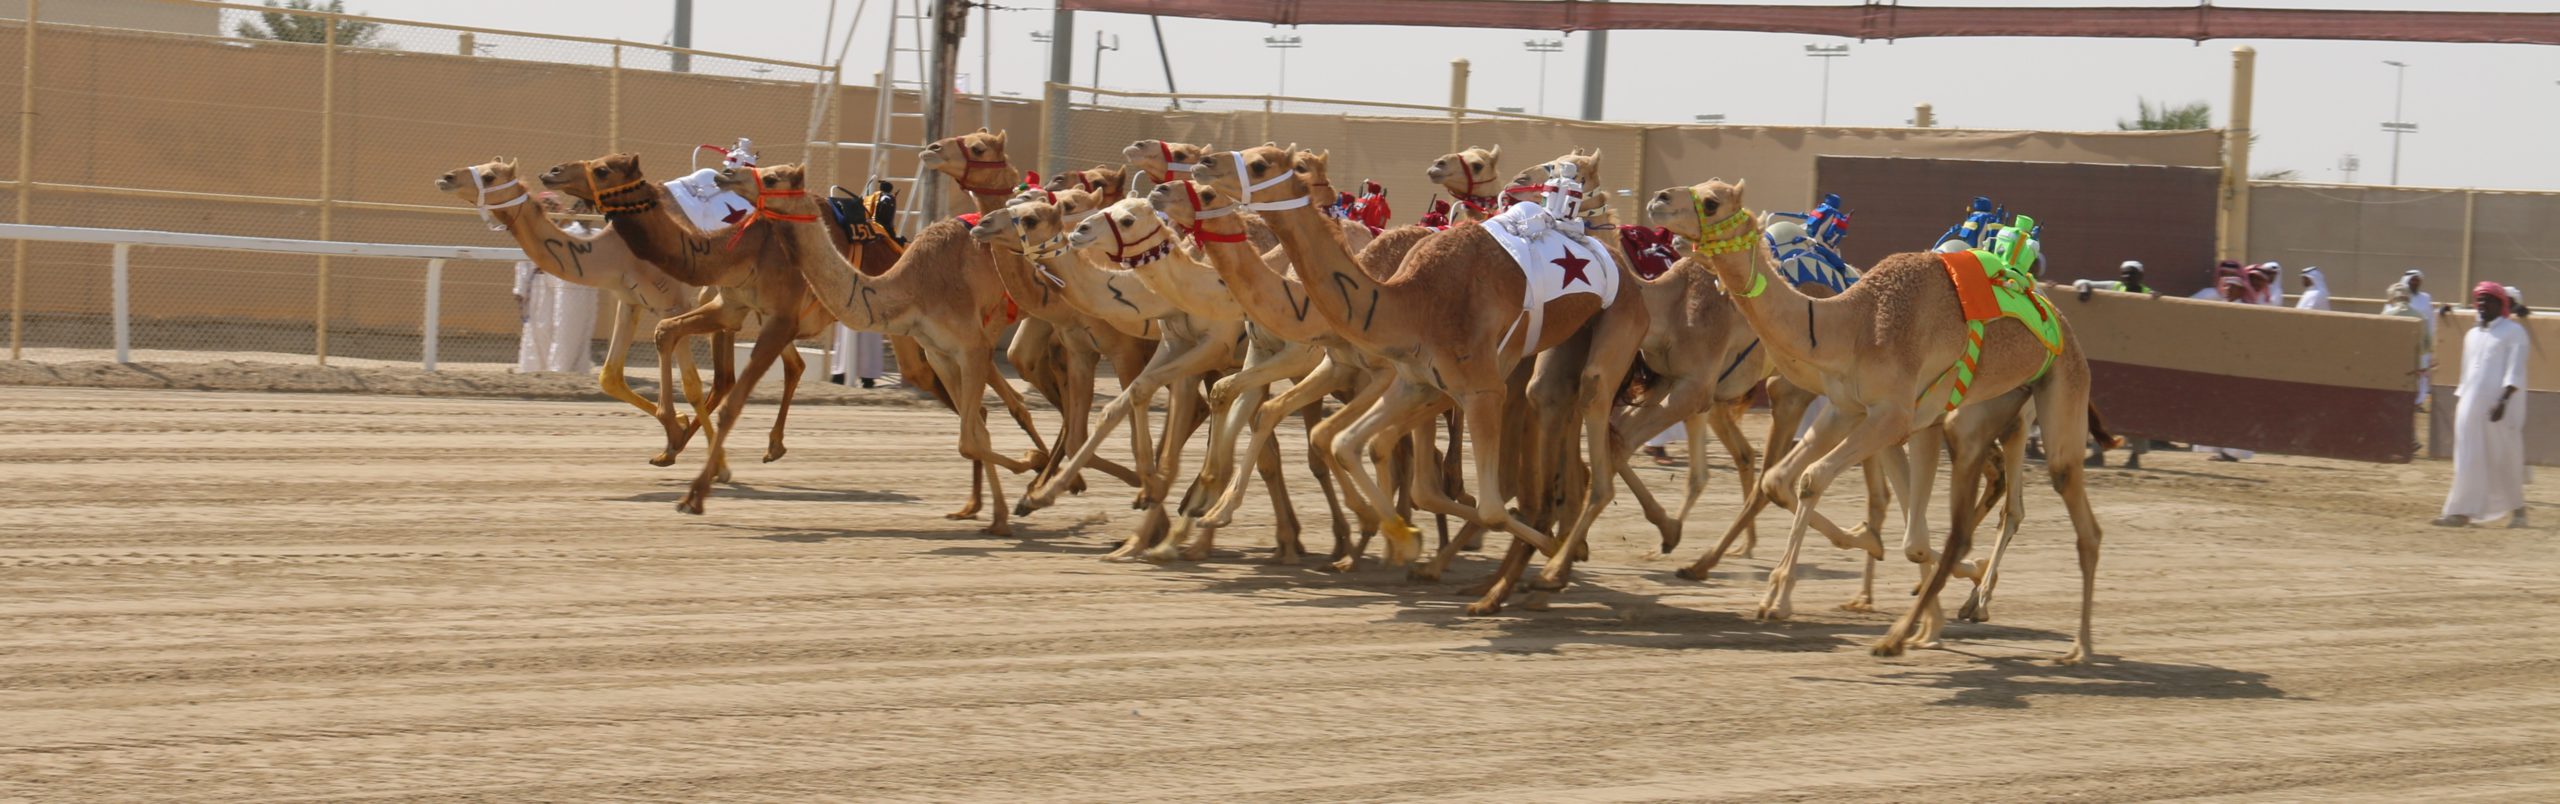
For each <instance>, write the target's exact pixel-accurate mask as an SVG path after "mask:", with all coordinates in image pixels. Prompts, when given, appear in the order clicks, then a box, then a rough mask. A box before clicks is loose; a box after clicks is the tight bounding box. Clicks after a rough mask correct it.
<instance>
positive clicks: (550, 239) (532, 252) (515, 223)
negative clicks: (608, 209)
mask: <svg viewBox="0 0 2560 804" xmlns="http://www.w3.org/2000/svg"><path fill="white" fill-rule="evenodd" d="M489 214H490V215H491V216H494V217H496V218H497V219H498V222H499V223H501V224H505V225H506V227H507V236H508V237H512V238H515V241H516V247H517V248H521V249H524V253H525V256H526V257H527V258H529V259H531V260H532V261H533V267H535V268H539V269H542V272H543V273H546V274H550V275H552V276H556V277H559V278H560V279H562V280H563V281H567V282H570V283H573V284H580V285H592V284H596V283H597V280H598V279H601V278H602V277H596V278H589V277H588V276H587V275H586V271H585V269H584V267H583V266H581V265H575V264H572V265H562V264H561V263H560V259H559V257H558V251H557V250H555V249H553V248H551V247H550V244H552V243H559V244H561V245H562V246H563V247H566V246H567V244H568V243H570V242H571V241H574V240H578V239H580V238H578V237H577V236H575V235H571V234H569V232H568V230H565V229H562V228H560V225H559V224H557V223H553V222H551V216H549V215H544V214H542V210H540V209H537V208H535V207H534V206H533V205H532V204H517V205H515V206H511V207H507V208H505V209H493V210H490V211H489Z"/></svg>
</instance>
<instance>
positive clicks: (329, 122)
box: [311, 17, 338, 366]
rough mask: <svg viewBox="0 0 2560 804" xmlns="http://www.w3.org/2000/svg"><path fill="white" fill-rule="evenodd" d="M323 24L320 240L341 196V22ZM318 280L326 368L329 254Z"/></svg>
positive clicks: (316, 334)
mask: <svg viewBox="0 0 2560 804" xmlns="http://www.w3.org/2000/svg"><path fill="white" fill-rule="evenodd" d="M321 23H322V24H324V25H326V26H328V27H326V28H325V29H323V30H324V31H325V33H324V34H323V35H322V36H321V37H320V239H322V240H327V239H329V238H330V236H331V232H330V231H329V230H330V223H331V221H330V206H331V205H330V203H329V202H330V201H331V200H332V199H334V198H335V197H336V195H337V190H336V187H335V186H334V183H333V182H332V181H331V180H330V179H331V178H332V175H331V174H332V172H333V171H332V170H331V169H330V163H331V162H333V161H335V155H334V154H333V153H332V152H331V151H332V146H333V145H335V143H334V142H333V141H332V139H333V138H332V137H331V132H330V130H331V129H332V128H335V126H334V125H333V123H334V122H335V117H336V113H337V103H338V21H337V20H336V19H335V18H328V17H324V18H321ZM318 280H319V281H318V283H317V288H316V289H315V291H314V292H313V294H312V296H313V299H312V310H311V333H312V340H311V351H312V352H313V353H314V354H315V356H316V357H317V358H318V359H319V361H320V365H323V366H326V365H329V258H328V257H327V256H325V255H324V256H322V257H321V258H320V271H319V273H318Z"/></svg>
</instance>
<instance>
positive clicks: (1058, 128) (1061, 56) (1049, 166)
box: [1032, 4, 1076, 176]
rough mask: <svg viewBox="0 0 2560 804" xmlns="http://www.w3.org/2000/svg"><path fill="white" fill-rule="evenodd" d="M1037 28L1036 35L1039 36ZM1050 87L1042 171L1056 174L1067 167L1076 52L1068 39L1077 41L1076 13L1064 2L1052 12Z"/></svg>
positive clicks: (1044, 101) (1044, 98)
mask: <svg viewBox="0 0 2560 804" xmlns="http://www.w3.org/2000/svg"><path fill="white" fill-rule="evenodd" d="M1039 36H1040V32H1038V31H1033V32H1032V37H1033V38H1035V39H1036V38H1039ZM1044 41H1047V42H1048V43H1049V87H1048V91H1046V92H1043V93H1041V94H1040V96H1041V100H1040V107H1041V109H1040V110H1041V111H1042V112H1045V113H1046V115H1045V116H1046V117H1047V118H1049V120H1048V122H1046V123H1043V124H1041V126H1040V130H1042V131H1045V132H1048V135H1049V144H1048V147H1045V148H1042V149H1040V166H1041V167H1042V168H1043V170H1042V171H1041V172H1043V173H1045V174H1048V175H1052V176H1055V175H1057V174H1058V172H1059V171H1062V170H1065V169H1066V168H1067V90H1066V89H1065V87H1066V85H1068V84H1071V83H1074V82H1075V70H1076V67H1075V53H1074V51H1073V46H1072V45H1070V44H1067V43H1072V42H1074V41H1076V13H1075V12H1073V11H1068V10H1066V7H1065V6H1064V5H1063V4H1061V5H1060V6H1059V8H1058V10H1057V11H1055V12H1052V13H1050V15H1049V38H1048V39H1047V40H1044Z"/></svg>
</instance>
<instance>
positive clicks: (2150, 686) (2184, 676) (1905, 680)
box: [1800, 627, 2292, 709]
mask: <svg viewBox="0 0 2560 804" xmlns="http://www.w3.org/2000/svg"><path fill="white" fill-rule="evenodd" d="M1952 630H1953V629H1952V627H1951V628H1950V635H1951V636H1952ZM1967 636H1980V635H1979V634H1968V635H1967ZM2057 636H2058V635H2057ZM1950 652H1952V653H1957V654H1960V655H1965V656H1970V657H1972V658H1973V659H1974V660H1975V663H1972V664H1967V665H1965V666H1963V667H1957V668H1950V669H1945V670H1938V669H1927V670H1911V671H1906V672H1900V673H1891V674H1886V675H1884V676H1881V677H1879V678H1877V679H1874V680H1851V679H1836V678H1832V679H1825V678H1801V679H1800V680H1806V681H1832V682H1845V683H1862V684H1881V685H1888V686H1908V687H1925V688H1932V689H1944V690H1950V691H1952V692H1953V694H1952V695H1950V696H1948V697H1947V698H1945V699H1943V700H1939V701H1933V702H1931V703H1932V705H1936V706H1978V707H1984V708H1989V709H2025V708H2027V707H2029V706H2031V705H2032V704H2031V703H2030V701H2029V699H2030V698H2033V697H2035V696H2040V695H2075V696H2085V697H2103V698H2156V699H2173V698H2186V699H2195V700H2244V699H2287V698H2291V697H2292V696H2290V695H2287V694H2286V693H2285V691H2284V690H2282V689H2278V688H2276V687H2275V686H2274V685H2272V684H2269V683H2267V680H2268V676H2267V674H2265V673H2253V672H2249V671H2246V670H2233V669H2230V668H2226V667H2215V666H2213V665H2208V664H2169V663H2163V662H2139V661H2131V660H2125V659H2111V658H2106V657H2103V656H2102V657H2100V658H2099V659H2098V660H2097V661H2094V662H2092V663H2090V664H2087V665H2081V666H2065V665H2058V664H2054V663H2052V662H2051V661H2048V660H2044V659H2027V658H2016V657H1994V656H1980V655H1975V654H1970V653H1965V652H1964V651H1961V650H1954V651H1950Z"/></svg>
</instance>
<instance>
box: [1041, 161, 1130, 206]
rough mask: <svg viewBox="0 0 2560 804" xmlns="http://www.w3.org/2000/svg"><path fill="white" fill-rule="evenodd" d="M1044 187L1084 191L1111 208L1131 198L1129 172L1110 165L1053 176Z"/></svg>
mask: <svg viewBox="0 0 2560 804" xmlns="http://www.w3.org/2000/svg"><path fill="white" fill-rule="evenodd" d="M1044 186H1046V187H1047V188H1048V189H1050V190H1068V189H1074V190H1083V191H1085V192H1088V193H1092V194H1093V195H1094V196H1095V197H1096V198H1099V199H1101V202H1102V204H1103V205H1104V206H1109V205H1111V204H1116V203H1119V202H1120V199H1123V198H1127V197H1129V171H1128V169H1126V168H1118V167H1112V166H1110V165H1095V166H1093V167H1090V168H1086V169H1084V170H1073V171H1068V172H1065V173H1060V174H1058V175H1056V176H1051V177H1049V183H1048V184H1047V185H1044Z"/></svg>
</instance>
